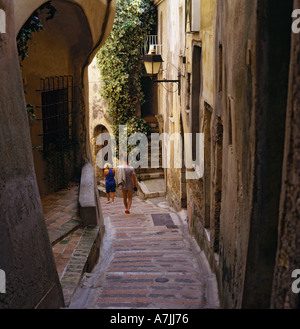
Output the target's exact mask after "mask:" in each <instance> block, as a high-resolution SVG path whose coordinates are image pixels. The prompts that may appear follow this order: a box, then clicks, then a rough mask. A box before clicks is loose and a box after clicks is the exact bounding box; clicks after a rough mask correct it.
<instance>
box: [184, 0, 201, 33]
mask: <svg viewBox="0 0 300 329" xmlns="http://www.w3.org/2000/svg"><path fill="white" fill-rule="evenodd" d="M199 31H200V0H185V32H187V33H191V32H199Z"/></svg>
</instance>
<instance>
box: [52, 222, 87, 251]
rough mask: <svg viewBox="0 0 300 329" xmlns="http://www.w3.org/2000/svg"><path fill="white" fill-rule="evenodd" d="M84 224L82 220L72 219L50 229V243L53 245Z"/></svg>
mask: <svg viewBox="0 0 300 329" xmlns="http://www.w3.org/2000/svg"><path fill="white" fill-rule="evenodd" d="M81 225H82V223H81V220H75V219H70V220H69V221H67V222H65V223H63V224H62V225H60V226H59V227H56V228H54V229H52V230H50V229H49V230H48V234H49V239H50V243H51V245H52V246H54V245H55V244H57V243H58V242H60V241H61V240H63V239H64V238H65V237H66V236H68V235H69V234H71V233H72V232H74V231H75V230H77V229H78V228H79V227H80V226H81Z"/></svg>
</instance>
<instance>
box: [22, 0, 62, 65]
mask: <svg viewBox="0 0 300 329" xmlns="http://www.w3.org/2000/svg"><path fill="white" fill-rule="evenodd" d="M43 10H47V17H46V20H47V21H48V20H49V19H52V18H53V17H54V15H55V14H56V9H55V7H53V6H52V4H51V1H48V2H46V3H44V4H43V5H42V6H41V7H40V8H39V9H37V10H36V11H34V12H33V13H32V15H31V16H30V17H29V18H28V20H27V21H26V22H25V24H24V25H23V27H22V28H21V30H20V32H19V33H18V35H17V47H18V54H19V56H20V58H21V60H22V61H24V59H25V58H26V57H28V41H29V40H30V39H31V38H32V33H34V32H39V31H41V30H43V25H42V23H41V20H40V18H39V15H40V13H41V12H42V11H43Z"/></svg>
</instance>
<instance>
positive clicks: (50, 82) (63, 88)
mask: <svg viewBox="0 0 300 329" xmlns="http://www.w3.org/2000/svg"><path fill="white" fill-rule="evenodd" d="M40 82H41V88H40V90H39V91H40V92H41V104H42V105H41V109H42V122H43V134H42V135H41V136H43V149H44V151H45V152H47V151H50V150H51V149H64V148H65V147H67V145H68V144H70V142H71V141H72V108H73V77H72V76H59V77H58V76H56V77H51V78H45V79H41V80H40Z"/></svg>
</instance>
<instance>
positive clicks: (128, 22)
mask: <svg viewBox="0 0 300 329" xmlns="http://www.w3.org/2000/svg"><path fill="white" fill-rule="evenodd" d="M155 14H156V10H155V8H154V5H153V4H152V2H151V1H150V0H117V10H116V17H115V21H114V26H113V29H112V31H111V34H110V37H109V38H108V40H107V41H106V43H105V45H104V46H103V47H102V48H101V49H100V51H99V52H98V54H97V59H98V66H99V69H100V73H101V77H102V80H103V86H102V90H101V95H102V97H103V98H105V99H106V100H108V103H109V115H110V116H111V117H112V123H113V127H114V128H115V136H116V138H117V134H118V129H119V125H127V129H128V134H129V135H130V134H132V133H134V132H141V133H144V134H147V133H148V125H147V123H146V122H145V121H144V120H142V119H139V118H137V117H135V111H136V104H137V103H138V102H139V103H140V104H143V101H144V94H143V91H142V85H141V72H140V71H141V70H140V69H141V68H140V63H141V59H142V54H141V48H142V47H143V45H144V38H145V36H147V35H148V34H150V31H151V26H153V25H154V24H155ZM117 143H118V140H117Z"/></svg>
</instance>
